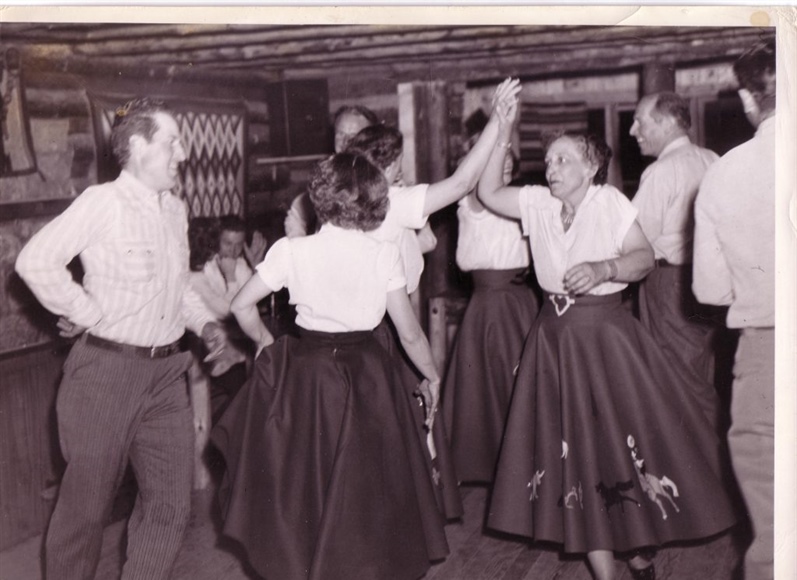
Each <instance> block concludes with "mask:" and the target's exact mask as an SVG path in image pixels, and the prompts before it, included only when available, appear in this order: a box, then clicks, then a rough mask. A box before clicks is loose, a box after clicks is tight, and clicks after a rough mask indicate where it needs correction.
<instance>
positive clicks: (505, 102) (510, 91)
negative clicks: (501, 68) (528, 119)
mask: <svg viewBox="0 0 797 580" xmlns="http://www.w3.org/2000/svg"><path fill="white" fill-rule="evenodd" d="M521 88H522V87H521V86H520V79H513V78H507V79H505V80H504V82H502V83H501V84H500V85H498V86H497V87H496V89H495V93H494V94H493V100H492V106H493V112H496V109H497V108H498V107H499V106H500V107H502V108H503V109H504V110H507V109H509V108H510V107H511V106H512V105H515V106H516V105H517V96H518V93H520V89H521Z"/></svg>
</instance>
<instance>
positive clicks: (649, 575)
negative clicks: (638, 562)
mask: <svg viewBox="0 0 797 580" xmlns="http://www.w3.org/2000/svg"><path fill="white" fill-rule="evenodd" d="M628 570H629V571H630V572H631V578H633V579H634V580H656V568H655V567H654V566H653V563H652V562H651V563H650V566H648V567H647V568H641V569H638V568H632V567H631V566H629V567H628Z"/></svg>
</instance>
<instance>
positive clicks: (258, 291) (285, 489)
mask: <svg viewBox="0 0 797 580" xmlns="http://www.w3.org/2000/svg"><path fill="white" fill-rule="evenodd" d="M310 199H311V201H312V202H313V205H314V206H315V210H316V213H317V215H318V217H319V219H320V220H321V221H322V223H323V225H322V227H321V229H320V231H319V232H318V233H316V234H314V235H310V236H307V237H300V238H295V239H288V238H283V239H281V240H279V241H277V242H276V243H275V244H274V246H273V247H272V248H271V250H270V251H269V253H268V254H267V255H266V258H265V260H264V261H263V262H262V263H261V264H260V265H259V266H258V267H257V272H256V274H255V276H253V277H252V279H251V280H250V281H249V282H248V283H247V285H246V286H245V287H244V288H243V289H242V290H241V292H240V293H239V294H238V295H237V296H236V298H235V299H234V301H233V305H232V310H233V313H234V314H235V316H236V318H237V319H238V322H239V324H240V326H241V328H242V329H243V330H244V331H245V332H246V333H247V335H249V336H250V337H251V338H252V339H253V340H254V341H255V343H256V344H258V345H259V347H260V350H261V351H262V352H260V353H259V356H258V357H257V360H256V362H255V369H254V374H253V376H252V378H251V379H250V380H249V381H248V382H247V384H246V385H245V386H244V387H243V389H242V390H241V392H240V393H239V394H238V396H237V397H236V398H235V399H234V400H233V402H232V404H231V405H230V407H229V408H228V409H227V411H226V413H225V414H224V415H223V417H222V418H221V420H220V422H219V424H218V425H217V426H216V428H214V430H213V434H212V438H213V442H214V443H215V444H216V446H217V447H218V449H219V450H220V451H221V453H222V455H223V456H224V459H225V461H226V465H227V472H226V474H225V477H224V481H223V483H222V487H221V489H220V499H221V504H222V506H223V516H224V533H225V534H226V535H228V536H230V537H232V538H234V539H236V540H238V541H239V542H240V543H241V544H242V545H243V547H244V548H245V550H246V553H247V556H248V559H249V561H250V563H251V565H252V566H253V568H254V569H255V570H256V571H257V572H258V573H259V574H261V575H262V576H264V577H265V578H268V579H275V580H276V579H279V580H294V579H297V580H298V579H302V580H304V579H308V580H322V579H323V580H328V579H333V580H334V579H338V578H340V579H346V580H349V579H363V580H365V579H368V580H370V579H373V578H380V579H396V580H413V579H415V578H418V577H420V576H421V575H423V574H424V573H425V571H426V570H427V568H428V567H429V565H430V560H436V559H440V558H444V557H445V556H446V555H447V552H448V546H447V543H446V539H445V533H444V530H443V523H444V522H443V520H442V518H441V516H440V513H439V511H438V509H437V505H436V501H435V496H434V491H433V489H432V486H431V482H430V479H429V478H428V476H427V472H426V464H425V460H424V455H423V449H422V447H421V443H420V441H419V440H418V437H417V436H416V434H415V427H414V423H413V421H414V419H413V412H414V409H413V408H412V404H413V403H412V402H411V401H410V399H409V398H408V397H406V396H405V394H404V390H403V387H402V385H401V384H400V383H399V382H398V381H397V379H396V375H397V369H396V366H395V363H394V360H393V359H391V357H390V356H389V355H388V354H387V353H386V352H385V350H384V349H383V348H382V347H381V345H380V344H379V343H378V342H377V341H376V339H375V338H374V336H373V332H372V329H373V328H374V327H375V326H376V325H377V324H378V323H379V321H380V320H381V319H382V317H383V315H384V313H385V310H387V312H388V313H389V314H390V316H391V318H392V320H393V321H394V323H395V326H396V329H397V332H398V335H399V338H400V340H401V343H402V346H403V347H404V349H405V350H406V352H407V354H408V355H409V357H410V358H411V360H412V362H413V363H414V364H415V366H416V367H417V368H418V369H420V371H421V372H422V373H423V376H424V377H425V379H426V380H425V381H424V382H423V383H422V384H421V393H422V396H423V397H424V399H425V402H426V407H427V409H428V410H429V413H430V417H432V416H433V415H434V412H435V410H436V407H437V401H438V397H439V388H440V386H439V378H438V375H437V372H436V370H435V365H434V363H433V360H432V356H431V352H430V351H429V345H428V342H427V340H426V337H425V336H424V334H423V332H422V331H421V329H420V327H419V325H418V323H417V321H416V319H415V317H414V315H413V311H412V308H411V306H410V303H409V299H408V297H407V292H406V289H405V278H404V273H403V266H402V263H401V258H400V255H399V250H398V248H397V247H396V246H395V245H394V244H390V243H384V242H379V241H376V240H374V239H372V238H370V237H369V236H367V235H366V234H365V231H368V230H371V229H373V228H375V227H377V226H378V225H379V223H381V221H382V220H383V219H384V216H385V213H386V211H387V205H388V201H387V182H386V181H385V178H384V176H383V175H382V173H381V172H380V171H379V170H378V169H377V168H375V167H374V166H373V165H371V164H370V163H369V162H368V161H367V160H366V159H365V158H363V157H359V156H356V155H350V154H339V155H335V156H333V157H331V158H330V159H328V160H326V161H324V162H322V163H321V164H320V165H319V168H318V169H317V171H316V174H315V176H314V178H313V181H312V183H311V186H310ZM283 287H287V288H288V289H289V291H290V299H291V302H292V303H294V304H295V305H296V311H297V318H296V323H297V325H298V326H299V328H300V336H299V337H298V338H296V337H292V336H290V335H285V336H283V337H281V338H280V339H279V340H277V341H276V342H273V339H272V337H271V335H270V334H269V332H268V330H267V329H266V327H265V326H264V325H263V322H262V321H261V319H260V317H259V315H258V312H257V308H256V305H257V303H258V302H259V301H260V300H261V299H262V298H263V297H265V296H267V295H268V294H269V293H271V292H274V291H277V290H280V289H281V288H283Z"/></svg>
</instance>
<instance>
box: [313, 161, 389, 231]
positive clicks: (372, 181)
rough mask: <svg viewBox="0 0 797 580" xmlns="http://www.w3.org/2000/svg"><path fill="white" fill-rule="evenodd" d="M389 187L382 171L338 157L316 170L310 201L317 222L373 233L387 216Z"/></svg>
mask: <svg viewBox="0 0 797 580" xmlns="http://www.w3.org/2000/svg"><path fill="white" fill-rule="evenodd" d="M387 191H388V185H387V180H386V179H385V176H384V174H383V173H382V171H381V170H379V169H378V168H377V167H374V165H373V164H372V163H371V162H370V161H368V159H366V158H365V157H363V156H361V155H355V154H352V153H348V152H346V153H338V154H336V155H333V156H332V157H329V158H327V159H325V160H324V161H322V162H320V163H319V164H318V167H316V170H315V173H314V174H313V178H312V180H311V182H310V201H311V202H312V203H313V208H314V209H315V212H316V214H317V215H318V220H319V222H321V223H322V224H323V223H331V224H333V225H336V226H338V227H341V228H345V229H348V230H362V231H365V232H368V231H372V230H375V229H376V228H378V227H379V225H380V224H381V223H382V222H383V221H384V219H385V215H387V208H388V204H389V202H388V198H387Z"/></svg>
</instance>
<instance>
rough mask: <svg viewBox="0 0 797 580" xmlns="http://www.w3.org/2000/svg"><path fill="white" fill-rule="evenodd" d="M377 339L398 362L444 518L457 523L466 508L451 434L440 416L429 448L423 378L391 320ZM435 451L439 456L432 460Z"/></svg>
mask: <svg viewBox="0 0 797 580" xmlns="http://www.w3.org/2000/svg"><path fill="white" fill-rule="evenodd" d="M374 336H375V338H376V340H377V341H378V342H379V344H381V345H382V347H383V348H384V349H385V350H386V351H387V353H388V355H389V356H390V358H391V359H392V360H393V361H394V362H395V368H396V370H397V372H398V375H397V379H398V380H399V382H400V383H401V385H402V387H403V390H404V395H405V397H406V398H407V400H408V401H409V402H410V406H411V407H412V409H413V413H412V417H413V423H414V425H415V435H416V436H417V438H418V441H419V442H420V444H421V447H422V449H423V454H424V458H425V460H426V471H427V475H428V477H429V481H431V482H432V487H433V489H434V492H435V499H436V500H437V507H438V509H439V510H440V514H441V515H442V516H443V518H445V519H446V520H453V519H458V518H461V517H462V514H463V513H464V508H463V506H462V496H460V494H459V487H458V486H457V483H458V482H457V475H456V471H455V469H454V462H453V458H452V457H451V451H450V449H449V445H448V434H447V432H446V426H445V423H444V422H443V420H442V416H441V414H440V413H439V412H438V414H437V416H436V418H435V421H434V423H433V424H432V431H431V440H432V445H431V447H430V445H429V435H430V433H429V431H428V429H427V427H426V423H425V420H426V412H425V409H424V407H423V406H422V405H421V404H420V399H419V398H418V397H417V396H416V392H417V390H418V385H419V384H420V382H421V376H420V375H419V374H418V372H417V371H416V370H415V367H414V366H413V364H412V363H411V362H410V360H409V359H408V358H407V355H406V354H405V353H404V350H403V349H402V348H401V345H400V343H399V340H398V336H397V334H396V329H395V328H394V327H393V324H392V323H391V322H390V321H389V319H388V318H387V317H385V318H384V319H382V322H381V323H380V324H379V326H377V327H376V328H375V329H374ZM432 450H434V453H435V456H434V457H432Z"/></svg>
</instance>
